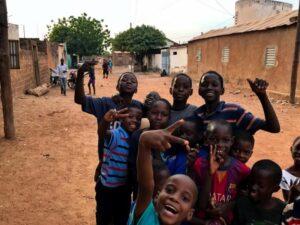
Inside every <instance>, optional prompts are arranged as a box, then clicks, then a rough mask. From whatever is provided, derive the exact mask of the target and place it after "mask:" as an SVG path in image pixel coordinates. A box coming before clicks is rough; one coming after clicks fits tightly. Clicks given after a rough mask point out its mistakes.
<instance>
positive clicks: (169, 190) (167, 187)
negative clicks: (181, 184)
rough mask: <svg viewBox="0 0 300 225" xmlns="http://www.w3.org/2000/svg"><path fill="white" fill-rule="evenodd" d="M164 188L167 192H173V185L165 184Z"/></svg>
mask: <svg viewBox="0 0 300 225" xmlns="http://www.w3.org/2000/svg"><path fill="white" fill-rule="evenodd" d="M165 190H166V192H167V193H168V194H172V193H173V192H174V187H172V186H171V185H168V186H166V188H165Z"/></svg>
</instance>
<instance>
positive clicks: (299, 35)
mask: <svg viewBox="0 0 300 225" xmlns="http://www.w3.org/2000/svg"><path fill="white" fill-rule="evenodd" d="M299 50H300V1H299V8H298V19H297V31H296V41H295V51H294V60H293V67H292V75H291V90H290V102H291V103H292V104H295V103H296V89H297V72H298V67H299Z"/></svg>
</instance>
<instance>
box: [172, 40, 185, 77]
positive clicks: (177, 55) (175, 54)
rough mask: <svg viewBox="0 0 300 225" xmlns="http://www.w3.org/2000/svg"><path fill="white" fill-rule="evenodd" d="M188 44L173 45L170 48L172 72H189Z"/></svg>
mask: <svg viewBox="0 0 300 225" xmlns="http://www.w3.org/2000/svg"><path fill="white" fill-rule="evenodd" d="M187 59H188V54H187V44H181V45H173V46H171V47H170V72H171V73H186V72H187Z"/></svg>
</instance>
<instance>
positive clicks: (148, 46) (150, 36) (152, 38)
mask: <svg viewBox="0 0 300 225" xmlns="http://www.w3.org/2000/svg"><path fill="white" fill-rule="evenodd" d="M165 44H166V36H165V35H164V33H162V32H161V31H160V30H158V29H156V28H155V27H152V26H147V25H142V26H137V27H135V28H130V29H128V30H126V31H123V32H121V33H119V34H118V35H117V36H116V37H115V38H114V39H113V40H112V46H113V50H119V51H128V52H131V53H135V54H136V55H137V56H140V57H141V56H143V55H145V54H147V53H148V52H149V51H150V50H153V49H157V48H160V47H163V46H164V45H165Z"/></svg>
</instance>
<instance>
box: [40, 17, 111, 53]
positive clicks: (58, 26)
mask: <svg viewBox="0 0 300 225" xmlns="http://www.w3.org/2000/svg"><path fill="white" fill-rule="evenodd" d="M46 37H47V39H48V40H49V41H52V42H60V43H63V42H66V43H67V47H68V52H69V53H71V54H78V55H79V56H80V57H82V56H90V55H101V54H103V53H104V51H105V49H106V48H107V47H109V45H110V31H109V30H108V28H107V25H103V20H100V21H99V20H96V19H94V18H91V17H88V16H87V14H86V13H83V14H82V15H81V16H79V17H74V16H70V17H69V18H65V17H63V18H62V19H58V22H57V23H55V22H53V21H52V24H51V25H49V26H48V34H47V36H46Z"/></svg>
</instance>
